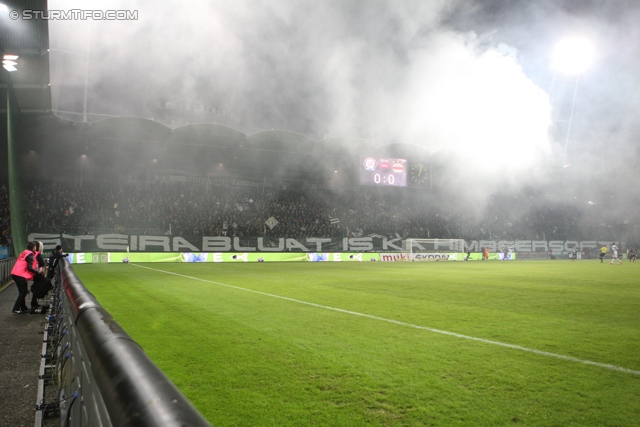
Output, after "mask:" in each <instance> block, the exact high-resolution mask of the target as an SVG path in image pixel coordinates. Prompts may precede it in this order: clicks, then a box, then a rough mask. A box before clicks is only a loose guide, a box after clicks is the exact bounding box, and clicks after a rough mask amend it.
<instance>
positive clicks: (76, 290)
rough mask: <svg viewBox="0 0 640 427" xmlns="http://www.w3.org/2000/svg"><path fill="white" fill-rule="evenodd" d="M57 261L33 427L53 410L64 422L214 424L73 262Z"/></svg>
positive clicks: (171, 426)
mask: <svg viewBox="0 0 640 427" xmlns="http://www.w3.org/2000/svg"><path fill="white" fill-rule="evenodd" d="M60 264H61V266H60V267H59V268H58V271H57V277H56V279H54V288H53V293H52V297H51V301H50V302H51V304H50V309H51V312H50V314H49V316H48V317H47V324H46V327H45V338H44V343H43V352H42V362H41V367H40V384H39V387H38V402H37V405H36V424H35V425H36V427H40V426H41V425H42V422H43V418H44V417H45V416H49V415H51V414H59V415H60V420H61V425H62V426H63V427H68V426H104V427H109V426H118V427H120V426H131V427H133V426H136V427H160V426H162V427H183V426H194V427H200V426H202V427H205V426H208V427H210V424H209V423H208V422H207V421H206V420H205V419H204V417H203V416H202V415H201V414H200V413H199V412H198V411H197V410H196V409H195V407H194V406H193V405H192V404H191V402H189V400H187V398H186V397H185V396H184V395H183V394H182V393H181V392H180V391H179V390H178V389H177V388H176V386H175V385H173V383H172V382H171V381H170V380H169V379H168V378H167V376H166V375H165V374H164V373H163V372H162V371H161V370H160V369H159V368H158V367H157V366H156V365H155V364H154V363H153V362H152V361H151V359H149V357H148V356H147V355H146V354H145V353H144V351H143V350H142V348H141V347H140V346H139V345H138V344H137V343H136V342H135V341H134V340H133V339H131V337H129V335H127V333H126V332H125V331H124V330H123V329H122V328H121V327H120V326H119V325H118V324H117V323H116V321H115V320H114V319H113V318H112V317H111V316H110V315H109V313H108V312H107V311H106V310H105V309H104V308H103V307H102V306H101V305H100V304H99V303H98V301H97V300H96V299H95V297H94V296H93V295H92V294H91V293H90V292H89V291H88V290H87V288H86V287H85V286H84V285H83V283H82V282H81V281H80V279H78V277H77V276H76V274H75V272H74V271H73V269H72V268H71V265H70V264H69V263H68V262H67V261H66V260H62V261H61V263H60ZM47 389H50V390H55V393H54V394H55V397H53V396H50V395H51V393H50V392H47ZM45 396H49V397H47V398H45ZM47 399H48V400H49V401H48V402H47V401H46V400H47Z"/></svg>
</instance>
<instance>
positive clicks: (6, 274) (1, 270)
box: [0, 257, 17, 287]
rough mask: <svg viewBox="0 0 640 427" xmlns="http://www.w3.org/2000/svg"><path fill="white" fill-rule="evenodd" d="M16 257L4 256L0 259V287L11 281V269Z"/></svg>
mask: <svg viewBox="0 0 640 427" xmlns="http://www.w3.org/2000/svg"><path fill="white" fill-rule="evenodd" d="M16 260H17V258H15V257H14V258H5V259H2V260H0V287H2V286H4V285H5V284H7V283H9V281H11V269H12V268H13V266H14V265H15V263H16Z"/></svg>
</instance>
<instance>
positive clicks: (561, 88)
mask: <svg viewBox="0 0 640 427" xmlns="http://www.w3.org/2000/svg"><path fill="white" fill-rule="evenodd" d="M592 61H593V47H592V45H591V42H590V41H589V40H587V39H585V38H582V37H569V38H566V39H563V40H561V41H560V42H559V43H558V44H557V45H556V47H555V50H554V52H553V62H552V67H553V70H554V74H553V80H552V82H551V90H550V95H551V98H552V102H553V106H554V113H553V119H554V123H555V124H556V128H559V127H560V126H561V125H564V126H563V127H564V138H563V139H564V147H563V150H562V166H564V167H567V166H569V165H570V163H568V160H567V151H568V148H569V141H570V138H571V128H572V126H573V115H574V111H575V105H576V97H577V95H578V86H579V83H580V76H581V75H582V73H584V72H585V71H586V69H587V68H589V66H590V65H591V63H592ZM568 92H571V98H570V100H566V99H565V98H566V95H567V93H568ZM567 110H568V111H567Z"/></svg>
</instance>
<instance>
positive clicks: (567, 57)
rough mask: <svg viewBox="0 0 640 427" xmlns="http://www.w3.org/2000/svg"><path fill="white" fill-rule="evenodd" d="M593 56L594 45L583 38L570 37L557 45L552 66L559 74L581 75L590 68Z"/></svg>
mask: <svg viewBox="0 0 640 427" xmlns="http://www.w3.org/2000/svg"><path fill="white" fill-rule="evenodd" d="M593 56H594V52H593V45H592V44H591V42H590V41H589V40H587V39H586V38H583V37H568V38H566V39H563V40H561V41H560V42H558V44H557V45H556V47H555V50H554V52H553V62H552V66H553V69H554V70H555V71H557V72H558V73H561V74H567V75H579V74H582V73H583V72H584V71H585V70H586V69H587V68H589V66H590V65H591V63H592V62H593Z"/></svg>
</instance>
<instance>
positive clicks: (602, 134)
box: [49, 0, 640, 199]
mask: <svg viewBox="0 0 640 427" xmlns="http://www.w3.org/2000/svg"><path fill="white" fill-rule="evenodd" d="M87 7H88V6H87V4H86V2H72V1H66V0H52V1H51V2H50V4H49V8H50V9H71V8H80V9H87ZM91 8H92V9H102V10H114V9H115V10H117V9H122V10H136V11H137V12H138V20H136V21H93V22H73V21H52V22H50V29H51V47H52V49H54V50H66V51H74V50H75V51H83V52H86V51H87V50H89V51H90V60H89V69H88V81H89V85H90V91H91V94H92V96H94V97H99V96H104V97H108V98H109V99H118V100H119V101H121V102H122V103H127V102H141V101H142V100H149V99H160V98H161V99H166V100H181V99H184V100H189V101H192V102H201V103H205V104H212V103H213V104H216V105H219V106H221V107H223V108H224V109H226V110H228V111H231V112H232V113H233V114H234V115H235V116H237V117H239V120H240V122H239V127H241V128H242V129H243V130H246V131H247V132H249V133H251V130H254V131H257V130H262V129H272V128H275V129H283V130H290V131H294V132H299V133H302V134H304V135H308V136H309V137H310V138H313V139H316V140H318V139H321V138H322V137H323V136H324V135H337V136H351V137H358V138H364V139H370V140H372V141H374V143H375V144H376V145H380V146H382V145H387V144H390V143H405V144H413V145H416V146H419V147H421V148H423V149H424V150H425V151H426V152H429V153H433V154H434V155H439V156H441V157H442V158H445V159H449V161H450V163H451V165H452V167H459V169H456V170H454V171H453V173H452V174H451V177H452V178H451V179H452V180H453V181H456V180H457V182H458V183H464V182H465V181H466V180H469V179H472V178H473V177H478V176H481V177H483V179H484V180H486V182H495V181H496V180H501V183H502V185H506V186H507V187H508V186H511V185H517V184H518V180H519V179H522V180H523V181H525V182H526V183H527V184H528V185H532V184H533V183H536V182H540V183H541V184H544V180H545V179H546V178H547V176H546V175H545V173H544V171H546V169H545V165H548V164H549V163H550V161H551V159H554V158H555V159H557V158H558V157H559V156H560V154H561V153H562V151H563V150H564V144H565V142H564V141H563V140H561V139H560V140H559V138H558V137H557V135H556V134H554V131H557V129H555V128H554V116H553V114H554V108H555V107H554V100H553V98H552V93H551V91H550V87H551V84H552V82H553V81H554V77H557V76H554V75H553V72H552V71H551V70H550V56H551V52H552V49H553V45H554V43H555V42H556V41H557V40H559V39H560V38H561V37H563V36H566V35H570V34H574V33H579V34H581V35H584V36H586V37H589V38H591V39H592V40H594V44H595V46H596V49H597V57H596V61H595V65H594V67H593V68H592V69H591V70H589V71H587V72H585V74H584V75H583V76H581V80H580V85H579V91H578V92H577V94H578V95H577V98H576V99H577V102H576V105H575V111H574V125H573V128H572V138H571V141H570V144H569V147H568V148H569V154H570V155H571V158H572V161H576V162H578V161H579V160H583V161H586V162H589V163H588V164H589V165H595V164H599V163H602V162H603V161H605V162H606V163H607V164H611V165H612V166H611V167H614V168H631V167H634V164H635V159H636V158H637V139H638V134H639V132H640V125H638V120H636V117H637V114H634V113H633V111H637V110H638V107H639V105H638V104H639V102H640V101H638V100H639V99H640V96H638V87H640V86H639V85H637V79H638V77H637V76H638V75H639V74H638V73H637V72H636V70H637V68H638V65H640V64H639V61H640V59H639V58H640V55H637V53H638V41H640V29H639V27H638V26H637V25H636V23H637V22H639V18H640V6H638V5H637V4H636V3H634V2H631V1H604V0H592V1H588V2H576V1H569V0H536V1H524V0H519V1H511V2H503V1H497V0H477V1H472V0H457V1H449V0H440V1H429V2H416V1H410V0H400V1H388V0H373V1H371V0H353V1H348V2H344V1H338V0H327V1H322V2H312V1H293V0H280V1H270V2H268V1H254V0H252V1H249V0H238V1H234V2H227V1H204V0H201V1H194V2H189V3H187V4H185V3H184V2H178V1H163V2H157V1H143V0H141V1H137V2H124V1H109V2H106V1H104V2H92V3H91ZM89 40H90V41H89ZM614 47H615V49H614ZM54 59H55V57H54ZM66 61H67V62H66V65H65V61H62V60H52V86H53V93H54V104H55V102H57V100H64V97H65V96H67V95H65V94H64V93H63V92H64V90H60V93H58V92H57V89H56V87H55V85H58V87H62V86H63V85H68V86H73V85H75V86H76V87H81V86H82V85H83V84H84V81H83V79H84V71H83V69H82V67H76V69H70V68H73V67H70V66H69V64H70V62H69V61H70V60H69V59H67V60H66ZM56 97H58V98H56ZM607 147H614V149H616V150H625V151H627V152H629V153H632V154H633V155H632V156H628V157H626V158H622V156H619V151H618V155H616V156H610V155H608V153H606V152H604V153H603V151H602V150H603V149H606V148H607ZM505 176H508V177H510V179H504V177H505ZM493 190H494V189H487V190H486V194H482V192H478V191H477V189H476V191H470V192H469V193H468V194H465V196H469V197H473V198H476V199H480V198H482V197H486V196H487V195H488V194H489V193H490V192H491V191H493Z"/></svg>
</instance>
